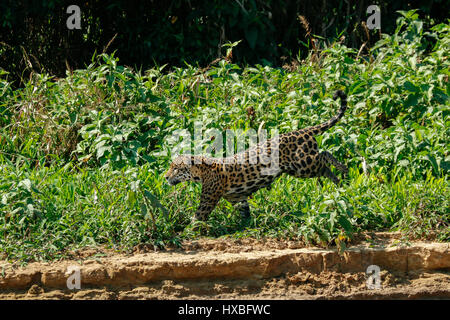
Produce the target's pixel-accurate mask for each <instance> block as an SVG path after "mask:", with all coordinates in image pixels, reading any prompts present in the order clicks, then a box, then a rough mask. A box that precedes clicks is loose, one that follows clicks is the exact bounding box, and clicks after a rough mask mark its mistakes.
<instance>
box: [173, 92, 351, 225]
mask: <svg viewBox="0 0 450 320" xmlns="http://www.w3.org/2000/svg"><path fill="white" fill-rule="evenodd" d="M338 97H339V98H340V99H341V107H340V109H339V112H338V114H337V115H335V116H334V117H332V118H331V119H330V120H328V121H326V122H324V123H322V124H319V125H317V126H313V127H309V128H305V129H301V130H297V131H292V132H289V133H286V134H282V135H279V136H278V137H277V138H272V139H269V140H266V141H264V142H262V143H259V144H257V145H255V146H253V147H252V148H249V149H247V150H245V151H243V152H241V153H238V154H235V155H234V156H231V157H226V158H221V159H220V158H209V157H204V156H186V155H185V156H179V157H177V158H176V159H175V160H174V161H173V162H172V163H171V165H170V168H169V170H168V172H167V174H166V175H165V177H166V179H167V181H168V182H169V184H171V185H176V184H178V183H180V182H183V181H188V180H191V181H197V182H201V183H202V193H201V196H200V206H199V208H198V209H197V211H196V214H195V219H197V220H203V221H205V220H206V219H207V218H208V216H209V214H210V213H211V211H212V210H213V209H214V207H215V206H216V204H217V202H218V201H219V200H220V198H222V197H223V198H224V199H226V200H228V201H230V202H231V203H233V204H235V205H239V211H240V213H241V215H242V216H243V217H248V216H249V215H250V209H249V205H248V202H247V198H248V197H249V196H250V195H252V194H253V193H254V192H255V191H257V190H259V189H261V188H265V187H266V188H270V185H271V183H272V182H273V181H274V180H275V179H277V178H278V177H279V176H280V175H281V174H283V173H286V174H289V175H292V176H295V177H298V178H312V177H318V178H319V181H320V177H327V178H330V179H331V180H332V181H333V182H334V183H336V184H338V183H339V179H338V178H337V177H336V176H335V175H334V174H333V173H332V172H331V170H330V165H333V166H334V167H336V168H337V169H338V170H340V171H342V172H343V173H344V174H347V172H348V170H347V167H346V166H345V165H343V164H342V163H340V162H339V161H338V160H336V159H335V158H334V157H333V156H332V155H331V154H330V153H329V152H327V151H324V152H320V153H319V150H318V147H317V142H316V139H315V138H314V136H316V135H319V134H321V133H323V132H324V131H325V130H327V129H329V128H330V127H332V126H333V125H335V124H336V123H337V122H338V121H339V119H341V118H342V116H343V115H344V113H345V110H346V109H347V96H346V95H345V93H344V92H343V91H341V90H338V91H336V92H335V94H334V96H333V99H335V100H336V99H337V98H338ZM274 152H278V166H275V165H274V164H273V163H271V162H270V161H267V159H268V158H269V156H271V155H272V153H274ZM260 155H266V156H267V157H266V158H264V157H261V156H260ZM264 159H266V160H264Z"/></svg>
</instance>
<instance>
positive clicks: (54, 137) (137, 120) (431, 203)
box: [0, 11, 450, 261]
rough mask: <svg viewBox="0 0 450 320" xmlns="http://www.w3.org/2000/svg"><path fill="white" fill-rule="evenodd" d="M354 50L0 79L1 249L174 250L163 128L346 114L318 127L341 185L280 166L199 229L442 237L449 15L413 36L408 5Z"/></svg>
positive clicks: (186, 198) (10, 252) (173, 197)
mask: <svg viewBox="0 0 450 320" xmlns="http://www.w3.org/2000/svg"><path fill="white" fill-rule="evenodd" d="M401 14H402V16H401V18H399V20H398V28H397V30H396V32H395V33H394V34H393V35H384V36H383V38H382V39H381V40H380V41H379V42H378V43H377V44H376V45H375V46H374V47H373V48H371V50H370V54H369V55H367V56H366V55H364V56H363V55H361V54H358V52H357V51H356V50H354V49H350V48H347V47H346V46H344V45H342V44H340V43H339V42H336V43H334V44H332V45H330V46H329V47H327V48H326V49H324V50H322V51H321V52H320V53H317V52H316V53H311V54H310V56H309V57H308V58H307V59H306V60H304V61H301V62H300V63H294V64H293V65H292V68H291V69H290V70H289V71H288V70H283V69H276V68H270V67H267V66H266V67H263V66H259V65H257V66H255V67H250V66H249V67H246V68H241V67H239V66H238V65H235V64H232V63H230V62H229V61H227V60H226V59H223V60H221V61H219V62H218V63H217V64H215V65H213V66H211V67H209V68H207V69H200V68H196V67H193V66H190V65H187V66H186V67H184V68H175V69H173V70H170V71H167V70H165V69H166V68H167V67H166V68H165V67H164V66H163V67H160V68H154V69H151V70H148V71H145V72H135V71H133V70H131V69H129V68H127V67H123V66H120V65H119V64H118V59H116V58H115V57H114V56H113V55H106V54H102V55H98V56H94V57H93V58H92V64H91V65H89V66H88V67H87V68H86V69H83V70H76V71H73V73H69V72H68V74H67V76H66V77H65V78H61V79H53V78H52V77H50V76H49V75H46V74H33V75H32V77H31V79H30V80H29V81H27V82H25V87H24V88H20V89H12V85H11V83H10V82H8V80H7V79H8V75H7V74H6V73H3V74H2V75H1V78H0V170H1V171H0V255H1V258H7V259H20V260H23V261H29V260H33V259H53V258H55V257H59V256H61V255H64V254H65V253H66V252H67V251H66V250H68V249H73V248H77V247H83V246H88V245H108V246H110V247H112V248H115V249H120V250H127V249H130V248H132V247H133V246H135V245H137V244H139V243H153V244H155V245H157V246H161V247H162V246H165V245H167V244H175V245H178V244H179V243H181V241H183V240H184V239H192V238H197V237H199V236H200V234H199V232H198V231H195V230H194V229H193V228H192V226H190V225H189V223H190V218H191V217H192V215H193V214H194V212H195V209H196V207H197V205H198V202H199V191H200V186H199V185H198V184H194V183H184V184H181V185H178V186H176V187H171V186H169V185H167V183H166V182H165V180H164V177H163V174H164V171H165V170H166V169H167V167H168V165H169V163H170V150H171V148H172V143H173V141H171V140H173V133H174V132H175V131H176V130H177V129H188V130H190V131H191V133H192V132H193V128H194V122H195V121H202V122H203V124H204V125H205V126H206V128H217V129H219V130H220V131H222V132H223V131H225V130H226V129H244V130H245V129H249V128H253V129H255V130H257V129H258V127H259V125H260V124H261V122H262V121H264V126H265V127H266V128H268V129H270V128H277V129H279V131H280V132H288V131H291V130H293V129H296V128H301V127H306V126H310V125H315V124H318V123H320V122H322V121H324V120H327V119H329V118H330V117H331V116H332V115H334V114H335V113H336V112H337V110H338V103H335V102H333V100H332V98H331V96H332V94H333V92H334V91H335V90H336V89H338V88H341V89H342V88H344V89H345V90H346V92H347V94H348V96H349V109H348V110H347V113H346V114H345V116H344V118H343V119H342V120H341V121H340V122H339V123H338V124H337V125H336V126H334V127H333V128H331V129H330V130H329V131H328V132H326V133H325V134H323V135H321V136H319V137H317V138H318V143H319V146H320V147H321V148H322V149H325V150H328V151H330V152H331V153H332V154H333V155H334V156H335V157H336V158H337V159H339V160H340V161H342V162H344V163H346V164H347V165H348V166H349V168H350V172H349V178H348V179H347V180H346V181H345V183H344V184H343V185H342V186H341V187H339V188H337V187H335V186H334V185H333V183H332V182H331V181H326V180H323V182H324V186H323V187H321V186H320V185H319V184H318V183H317V181H316V179H306V180H300V179H295V178H291V177H286V176H283V177H282V178H280V179H279V180H278V181H277V182H276V183H275V184H274V185H273V188H272V189H271V190H270V191H268V190H260V191H258V192H257V193H256V194H255V196H254V198H253V199H251V200H250V205H251V209H252V215H251V219H250V221H247V222H246V223H243V222H241V220H240V217H239V214H238V213H237V212H236V211H235V210H234V209H233V208H232V206H231V205H230V204H229V203H228V202H226V201H225V200H221V202H220V203H219V205H218V207H217V208H216V209H215V210H214V211H213V213H212V215H211V217H210V219H209V221H208V223H207V225H208V229H207V231H206V235H207V236H210V237H219V236H225V235H226V236H231V237H267V236H269V237H285V238H297V239H303V240H305V241H310V242H312V243H317V244H320V245H327V244H333V243H335V244H337V245H339V246H340V247H343V245H344V243H345V242H346V241H347V240H348V239H351V238H352V237H353V236H354V235H355V234H356V233H358V232H361V231H368V230H369V231H377V230H401V231H403V233H404V235H405V236H407V237H409V238H427V239H437V240H441V241H449V240H450V230H449V227H450V212H449V194H450V192H449V181H448V170H449V161H450V156H449V147H448V142H449V141H448V137H449V120H448V114H449V108H448V106H449V95H450V94H449V89H450V84H449V81H448V78H449V74H450V71H449V65H450V61H449V56H448V53H449V52H450V25H449V24H439V25H436V26H434V27H432V28H431V29H429V30H423V24H422V22H421V21H420V20H418V18H417V14H415V13H414V11H410V12H401Z"/></svg>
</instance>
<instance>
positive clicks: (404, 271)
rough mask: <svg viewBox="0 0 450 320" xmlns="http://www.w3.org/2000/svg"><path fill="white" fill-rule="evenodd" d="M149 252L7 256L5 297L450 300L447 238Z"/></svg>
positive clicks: (209, 244) (208, 244)
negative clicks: (373, 280) (374, 284)
mask: <svg viewBox="0 0 450 320" xmlns="http://www.w3.org/2000/svg"><path fill="white" fill-rule="evenodd" d="M152 249H153V248H149V247H146V246H144V245H143V246H139V247H137V248H136V250H135V252H134V253H133V254H128V255H127V254H116V253H113V252H111V251H104V250H99V249H90V250H83V251H80V252H76V253H74V255H73V256H74V259H73V260H64V261H56V262H52V263H37V262H36V263H31V264H29V265H27V266H26V267H18V266H16V265H15V264H12V263H6V262H1V261H0V271H1V275H0V299H183V298H187V299H392V298H402V299H403V298H409V299H414V298H433V299H435V298H447V299H450V251H449V249H450V248H449V244H448V243H431V242H413V243H409V245H405V244H401V243H399V241H398V239H397V237H396V235H395V234H378V235H376V236H374V237H371V238H368V239H367V240H365V241H360V242H359V243H357V244H354V245H352V246H350V247H349V248H348V249H347V250H346V251H345V252H344V254H339V253H338V252H337V250H336V249H321V248H315V247H304V246H303V245H302V244H300V243H298V242H295V241H277V240H253V239H246V240H230V239H217V240H199V241H194V242H186V243H185V244H184V245H183V248H182V249H174V250H167V251H159V252H157V251H153V250H152ZM370 265H376V266H378V267H379V268H380V273H379V279H380V288H379V289H369V288H368V287H367V279H368V276H367V275H366V270H367V267H368V266H370ZM69 267H75V268H78V269H77V270H79V275H80V284H81V289H80V290H77V289H74V290H69V289H68V288H67V279H68V277H70V276H71V273H68V270H69ZM72 275H73V274H72ZM374 277H375V276H374ZM74 283H75V282H74Z"/></svg>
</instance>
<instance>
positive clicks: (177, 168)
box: [164, 156, 194, 186]
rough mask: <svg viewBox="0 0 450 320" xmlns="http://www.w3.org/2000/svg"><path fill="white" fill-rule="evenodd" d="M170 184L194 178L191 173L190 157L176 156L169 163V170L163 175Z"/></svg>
mask: <svg viewBox="0 0 450 320" xmlns="http://www.w3.org/2000/svg"><path fill="white" fill-rule="evenodd" d="M164 177H165V178H166V179H167V182H169V184H170V185H171V186H174V185H177V184H178V183H180V182H183V181H189V180H194V176H193V174H192V157H190V156H178V157H176V158H175V159H174V160H173V161H172V163H171V164H170V168H169V171H167V173H166V174H165V176H164Z"/></svg>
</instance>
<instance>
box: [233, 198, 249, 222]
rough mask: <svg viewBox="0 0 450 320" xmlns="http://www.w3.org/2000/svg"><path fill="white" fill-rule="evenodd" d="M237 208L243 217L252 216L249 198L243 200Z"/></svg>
mask: <svg viewBox="0 0 450 320" xmlns="http://www.w3.org/2000/svg"><path fill="white" fill-rule="evenodd" d="M235 208H236V209H238V210H239V213H240V214H241V217H242V219H248V218H250V206H249V204H248V201H247V200H244V201H241V202H239V203H237V204H236V205H235Z"/></svg>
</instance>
